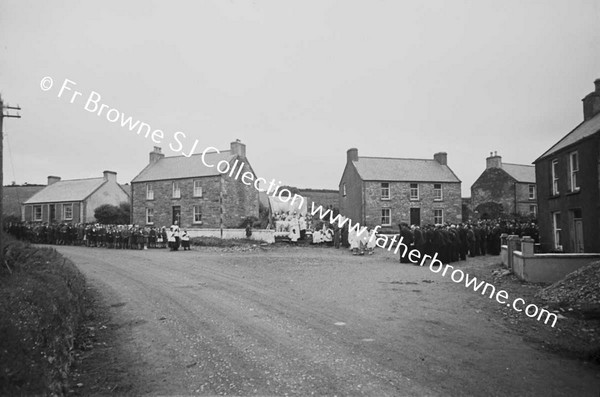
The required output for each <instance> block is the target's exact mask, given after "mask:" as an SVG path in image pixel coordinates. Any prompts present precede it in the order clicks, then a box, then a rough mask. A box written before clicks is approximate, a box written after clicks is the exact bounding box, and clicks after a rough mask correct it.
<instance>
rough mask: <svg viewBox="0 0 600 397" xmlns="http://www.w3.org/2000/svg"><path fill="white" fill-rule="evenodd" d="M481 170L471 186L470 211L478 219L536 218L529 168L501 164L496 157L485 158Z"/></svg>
mask: <svg viewBox="0 0 600 397" xmlns="http://www.w3.org/2000/svg"><path fill="white" fill-rule="evenodd" d="M485 161H486V167H485V170H484V171H483V172H482V173H481V175H480V176H479V178H477V180H476V181H475V183H473V185H471V203H470V205H471V208H472V210H473V212H474V213H475V215H476V217H477V218H479V219H493V218H497V217H499V216H501V215H512V214H517V215H521V216H529V217H532V218H535V217H536V216H537V212H538V208H537V185H536V182H535V167H534V166H533V165H524V164H510V163H503V162H502V157H501V156H498V154H497V153H490V156H489V157H488V158H486V160H485Z"/></svg>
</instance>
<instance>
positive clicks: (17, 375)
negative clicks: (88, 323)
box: [0, 236, 85, 395]
mask: <svg viewBox="0 0 600 397" xmlns="http://www.w3.org/2000/svg"><path fill="white" fill-rule="evenodd" d="M4 239H5V241H7V240H8V241H7V243H6V244H5V246H4V252H5V260H6V263H2V264H0V318H1V319H2V321H1V322H0V395H24V394H25V395H31V394H38V395H39V394H43V395H49V394H56V395H62V394H64V393H65V392H66V391H67V379H68V372H69V366H70V364H71V362H72V349H73V342H74V335H75V332H76V330H77V327H78V325H79V321H80V319H81V317H82V314H83V302H84V300H83V296H84V293H85V279H84V277H83V275H82V274H81V273H80V272H79V270H78V269H77V268H76V267H75V266H74V265H73V263H71V262H70V261H69V260H67V259H65V258H63V257H62V256H61V255H60V254H58V253H57V252H56V250H54V249H52V248H37V247H34V246H31V245H29V244H25V243H22V242H19V241H15V240H10V239H8V238H7V237H6V236H4Z"/></svg>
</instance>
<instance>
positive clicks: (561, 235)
mask: <svg viewBox="0 0 600 397" xmlns="http://www.w3.org/2000/svg"><path fill="white" fill-rule="evenodd" d="M594 84H595V85H596V89H595V91H593V92H591V93H590V94H588V95H587V96H586V97H585V98H583V118H584V120H583V122H582V123H581V124H579V125H578V126H577V127H575V128H574V129H573V130H572V131H571V132H569V133H568V134H567V135H565V136H564V137H563V138H562V139H560V140H559V141H558V142H557V143H556V144H554V145H553V146H552V147H551V148H550V149H548V150H547V151H546V152H545V153H544V154H542V155H541V156H540V157H539V158H538V159H537V160H535V162H534V164H535V173H536V179H537V185H538V208H539V214H538V224H539V228H540V243H541V245H542V250H543V251H554V250H558V251H563V252H589V253H591V252H600V79H597V80H596V81H595V82H594Z"/></svg>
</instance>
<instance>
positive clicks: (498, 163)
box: [485, 151, 502, 170]
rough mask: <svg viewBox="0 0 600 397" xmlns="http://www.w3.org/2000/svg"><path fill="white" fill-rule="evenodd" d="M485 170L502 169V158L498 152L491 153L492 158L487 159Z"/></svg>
mask: <svg viewBox="0 0 600 397" xmlns="http://www.w3.org/2000/svg"><path fill="white" fill-rule="evenodd" d="M485 163H486V164H485V169H486V170H487V169H490V168H502V156H498V152H496V151H494V153H492V152H490V157H488V158H486V159H485Z"/></svg>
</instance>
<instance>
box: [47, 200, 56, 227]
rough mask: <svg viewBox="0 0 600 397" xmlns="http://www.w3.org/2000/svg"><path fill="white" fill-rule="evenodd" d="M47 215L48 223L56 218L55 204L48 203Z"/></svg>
mask: <svg viewBox="0 0 600 397" xmlns="http://www.w3.org/2000/svg"><path fill="white" fill-rule="evenodd" d="M48 208H49V210H50V211H49V213H50V214H49V217H48V223H54V221H55V220H56V204H50V205H49V207H48Z"/></svg>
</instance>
